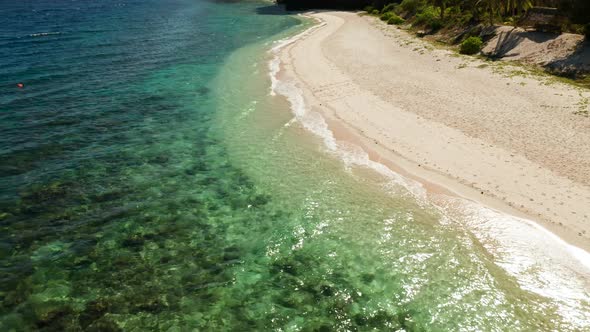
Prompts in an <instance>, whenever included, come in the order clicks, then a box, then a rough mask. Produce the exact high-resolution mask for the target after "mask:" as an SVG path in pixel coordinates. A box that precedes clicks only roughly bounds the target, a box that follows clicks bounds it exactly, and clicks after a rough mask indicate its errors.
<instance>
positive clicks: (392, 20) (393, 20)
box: [387, 14, 405, 25]
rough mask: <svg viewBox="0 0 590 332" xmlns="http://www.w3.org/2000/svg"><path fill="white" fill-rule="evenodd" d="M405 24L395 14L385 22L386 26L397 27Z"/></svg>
mask: <svg viewBox="0 0 590 332" xmlns="http://www.w3.org/2000/svg"><path fill="white" fill-rule="evenodd" d="M404 22H405V20H404V19H403V18H401V17H399V16H397V15H395V14H393V15H391V17H390V18H389V20H387V24H395V25H399V24H403V23H404Z"/></svg>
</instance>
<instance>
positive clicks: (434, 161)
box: [278, 12, 590, 251]
mask: <svg viewBox="0 0 590 332" xmlns="http://www.w3.org/2000/svg"><path fill="white" fill-rule="evenodd" d="M309 15H310V16H312V17H313V18H315V19H317V20H318V21H320V22H321V23H319V25H318V26H316V27H315V28H314V29H313V30H311V31H310V32H308V33H307V34H305V35H304V36H303V37H302V38H299V39H297V41H296V42H293V43H291V44H289V45H287V46H286V47H284V48H282V49H281V52H280V54H279V57H280V60H281V64H282V65H281V68H280V71H279V72H278V76H279V77H280V79H281V80H290V81H293V82H294V84H296V85H297V87H299V88H300V89H301V91H302V92H303V96H304V99H305V103H306V105H307V107H308V108H310V109H311V110H312V111H315V112H318V113H320V114H322V115H323V116H324V118H325V119H326V122H327V123H328V125H329V127H330V129H331V131H332V132H333V133H334V137H335V138H336V139H337V140H339V141H341V142H348V143H353V144H355V145H357V146H360V147H362V148H363V149H364V150H365V151H366V152H367V153H368V154H369V156H370V158H371V160H373V161H376V162H379V163H382V164H384V165H386V166H388V167H389V168H391V169H392V170H394V171H395V172H397V173H399V174H402V175H404V176H406V177H408V178H411V179H414V180H417V181H419V182H420V183H422V184H423V185H424V187H425V188H427V189H428V190H429V192H431V193H435V194H436V193H441V192H442V193H444V194H450V195H454V196H460V197H463V198H467V199H469V200H471V201H475V202H478V203H481V204H484V205H485V206H487V207H490V208H492V209H495V210H498V211H502V212H506V213H509V214H512V215H515V216H518V217H524V218H527V219H530V220H533V221H535V222H538V223H539V224H540V225H542V226H543V227H545V228H547V229H549V230H550V231H551V232H553V233H555V234H557V235H558V236H559V237H561V238H562V239H564V240H565V241H567V242H568V243H571V244H573V245H575V246H577V247H580V248H583V249H585V250H587V251H588V250H590V144H588V142H590V118H588V117H586V116H583V115H579V114H576V112H577V111H579V110H581V109H583V108H584V107H587V100H588V98H590V92H589V91H587V90H582V89H578V88H576V87H573V86H570V85H566V84H563V83H558V82H554V81H552V80H551V79H550V78H549V79H548V78H543V77H537V76H535V75H532V74H530V73H528V72H527V71H525V70H523V69H522V68H519V67H515V66H510V65H507V64H505V63H489V62H486V61H484V60H479V59H477V58H474V57H467V56H462V55H458V54H455V53H454V52H451V51H449V50H445V49H438V48H435V47H433V46H432V45H431V44H429V43H427V42H425V41H422V40H419V39H418V38H416V37H413V36H410V35H409V34H408V33H406V32H404V31H402V30H399V29H398V28H396V27H394V26H387V25H385V24H383V23H382V22H380V21H378V20H377V19H375V18H373V17H366V16H365V17H363V16H360V15H358V14H356V13H349V12H319V13H310V14H309Z"/></svg>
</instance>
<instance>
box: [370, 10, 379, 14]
mask: <svg viewBox="0 0 590 332" xmlns="http://www.w3.org/2000/svg"><path fill="white" fill-rule="evenodd" d="M371 14H372V15H379V10H378V9H373V11H372V12H371Z"/></svg>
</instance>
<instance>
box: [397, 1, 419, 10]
mask: <svg viewBox="0 0 590 332" xmlns="http://www.w3.org/2000/svg"><path fill="white" fill-rule="evenodd" d="M423 6H424V0H404V1H402V3H400V5H399V7H400V8H401V9H402V11H404V12H406V13H415V12H416V11H417V10H418V9H419V8H421V7H423Z"/></svg>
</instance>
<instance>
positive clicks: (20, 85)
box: [16, 83, 25, 89]
mask: <svg viewBox="0 0 590 332" xmlns="http://www.w3.org/2000/svg"><path fill="white" fill-rule="evenodd" d="M16 86H17V87H18V88H19V89H23V88H24V87H25V85H24V84H22V83H16Z"/></svg>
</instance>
